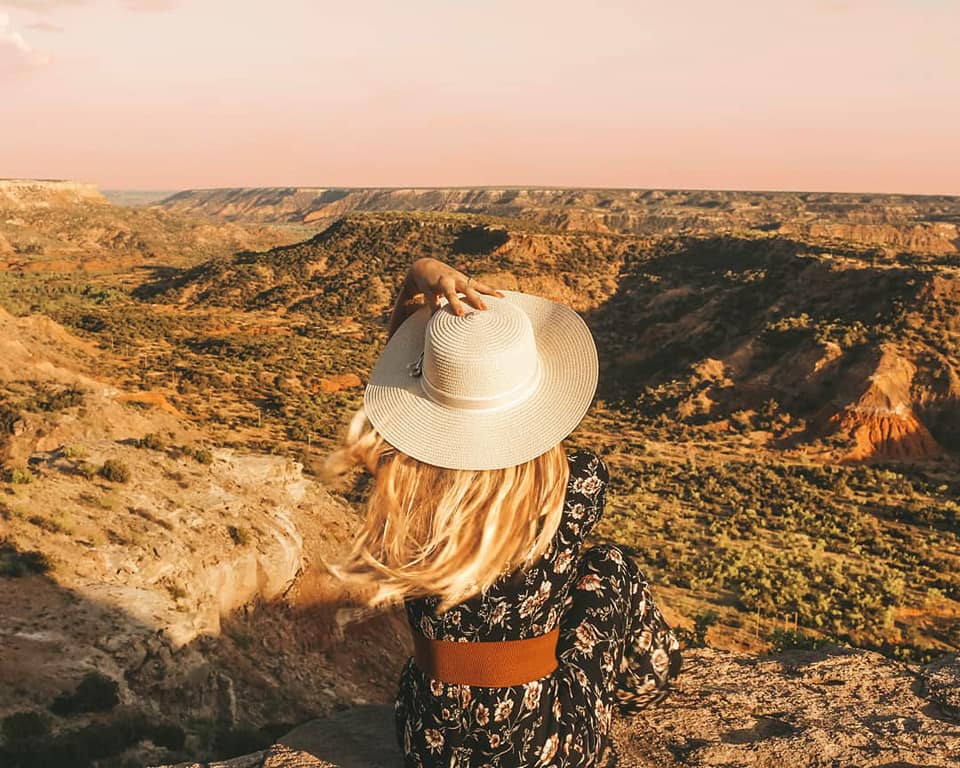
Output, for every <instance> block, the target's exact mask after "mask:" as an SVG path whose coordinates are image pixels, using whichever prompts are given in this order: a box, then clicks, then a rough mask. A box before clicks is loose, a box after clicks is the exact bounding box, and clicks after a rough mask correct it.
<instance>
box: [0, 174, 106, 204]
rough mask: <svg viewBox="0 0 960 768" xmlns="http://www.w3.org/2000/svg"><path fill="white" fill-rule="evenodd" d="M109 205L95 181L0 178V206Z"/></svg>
mask: <svg viewBox="0 0 960 768" xmlns="http://www.w3.org/2000/svg"><path fill="white" fill-rule="evenodd" d="M78 203H93V204H95V205H109V203H108V202H107V199H106V198H105V197H104V196H103V195H102V194H101V193H100V189H99V188H98V187H97V185H96V184H84V183H83V182H79V181H67V180H63V179H0V208H7V209H9V208H14V209H15V208H33V207H37V208H50V207H53V206H56V205H76V204H78Z"/></svg>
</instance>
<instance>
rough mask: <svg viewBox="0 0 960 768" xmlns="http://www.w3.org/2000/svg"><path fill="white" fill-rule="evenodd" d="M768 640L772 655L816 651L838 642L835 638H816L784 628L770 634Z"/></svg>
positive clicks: (767, 636)
mask: <svg viewBox="0 0 960 768" xmlns="http://www.w3.org/2000/svg"><path fill="white" fill-rule="evenodd" d="M766 639H767V642H769V643H770V651H771V652H772V653H781V652H783V651H792V650H801V651H815V650H817V649H818V648H823V647H825V646H827V645H835V644H837V642H838V641H837V640H836V639H835V638H824V637H814V636H813V635H808V634H807V633H806V632H802V631H799V630H794V629H782V628H781V629H775V630H773V631H772V632H770V633H768V634H767V635H766Z"/></svg>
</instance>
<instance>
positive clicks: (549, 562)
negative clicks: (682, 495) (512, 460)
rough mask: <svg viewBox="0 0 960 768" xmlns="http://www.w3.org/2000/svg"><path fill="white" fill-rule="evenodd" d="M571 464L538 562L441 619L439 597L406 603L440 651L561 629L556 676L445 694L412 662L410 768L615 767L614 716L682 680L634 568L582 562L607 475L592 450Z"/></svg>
mask: <svg viewBox="0 0 960 768" xmlns="http://www.w3.org/2000/svg"><path fill="white" fill-rule="evenodd" d="M568 461H569V463H570V480H569V483H568V486H567V493H566V500H565V502H564V511H563V518H562V521H561V523H560V526H559V528H558V530H557V533H556V536H555V537H554V540H553V542H552V543H551V545H550V547H549V549H548V550H547V551H546V552H545V553H544V555H543V556H542V557H541V558H540V559H539V560H538V561H537V562H536V563H534V564H533V565H532V566H531V567H528V568H527V569H525V570H523V571H517V572H515V573H513V574H508V575H505V576H504V577H502V578H501V579H500V580H498V581H497V582H496V583H494V584H493V585H492V586H490V587H488V588H487V589H485V590H484V591H483V592H481V593H480V594H478V595H476V596H475V597H473V598H470V599H469V600H467V601H465V602H462V603H460V604H459V605H456V606H454V607H453V608H451V609H450V610H448V611H446V612H444V613H442V614H437V613H436V611H435V607H436V604H437V601H436V600H435V599H434V598H429V597H428V598H417V599H410V600H407V601H406V611H407V618H408V619H409V621H410V624H411V626H412V627H413V629H414V630H415V631H419V632H421V633H422V634H423V635H425V636H426V637H429V638H434V639H439V640H455V641H475V640H480V641H492V640H520V639H524V638H529V637H534V636H536V635H541V634H544V633H546V632H549V631H551V630H552V629H554V628H555V627H556V626H557V624H559V625H560V639H559V646H558V649H557V656H558V659H559V666H558V667H557V669H556V670H555V671H554V672H552V673H551V674H550V675H547V676H546V677H543V678H540V679H539V680H534V681H532V682H529V683H526V684H523V685H515V686H510V687H499V688H494V687H481V686H473V685H459V684H453V683H443V682H441V681H439V680H435V679H432V678H430V677H428V676H426V675H424V674H423V673H422V672H421V671H420V669H419V668H418V667H417V666H416V664H415V663H414V660H413V659H412V658H411V659H409V660H408V661H407V663H406V665H404V667H403V670H402V672H401V675H400V690H399V692H398V694H397V699H396V705H395V714H396V729H397V738H398V740H399V743H400V747H401V749H402V750H403V753H404V759H405V765H406V766H408V767H412V766H444V767H446V766H463V767H464V768H466V767H467V766H470V768H475V767H477V766H500V767H501V768H506V767H507V766H555V767H556V768H565V767H566V766H583V767H586V766H604V765H606V766H609V765H615V764H616V756H615V754H614V753H613V750H612V748H611V745H610V742H609V738H608V733H609V728H610V719H611V716H612V714H613V709H614V707H619V709H620V710H621V711H625V712H630V711H636V710H638V709H641V708H643V707H645V706H648V705H649V704H651V703H653V702H656V701H659V700H660V699H661V698H662V697H663V696H664V695H666V692H667V690H668V689H669V685H670V681H671V679H672V678H674V677H675V676H676V675H677V673H678V672H679V670H680V666H681V657H680V650H679V643H678V641H677V638H676V636H675V635H674V633H673V632H672V631H671V629H670V627H669V626H668V625H667V623H666V621H664V619H663V616H662V615H661V613H660V611H659V610H658V609H657V606H656V604H655V603H654V600H653V597H652V595H651V593H650V590H649V587H648V584H647V580H646V577H645V576H644V574H643V572H642V571H641V570H640V569H639V567H638V566H637V565H636V563H635V562H634V561H633V560H632V559H631V558H630V557H628V556H627V555H625V554H624V553H623V552H622V551H621V550H620V549H619V548H618V547H615V546H611V545H600V546H594V547H591V548H589V549H586V550H584V551H583V552H581V545H582V542H583V538H584V537H585V536H586V535H587V534H588V533H589V532H590V529H591V528H593V526H594V525H595V524H596V522H597V520H598V519H599V518H600V516H601V514H602V513H603V506H604V501H605V493H606V485H607V480H608V475H607V468H606V466H605V465H604V463H603V461H602V460H601V459H600V457H599V456H597V455H596V454H594V453H593V452H591V451H577V452H575V453H572V454H569V455H568Z"/></svg>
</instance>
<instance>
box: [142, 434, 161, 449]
mask: <svg viewBox="0 0 960 768" xmlns="http://www.w3.org/2000/svg"><path fill="white" fill-rule="evenodd" d="M137 446H138V447H140V448H149V449H150V450H151V451H162V450H163V449H164V448H166V447H167V446H166V444H165V443H164V442H163V438H162V437H160V435H158V434H157V433H156V432H151V433H149V434H147V435H144V436H143V437H141V438H140V439H139V440H138V441H137Z"/></svg>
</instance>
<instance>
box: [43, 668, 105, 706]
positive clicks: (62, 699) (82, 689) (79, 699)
mask: <svg viewBox="0 0 960 768" xmlns="http://www.w3.org/2000/svg"><path fill="white" fill-rule="evenodd" d="M119 690H120V686H119V685H118V684H117V682H116V681H115V680H111V679H110V678H109V677H107V676H106V675H103V674H101V673H99V672H88V673H87V674H86V675H85V676H84V678H83V680H81V681H80V684H79V685H78V686H77V688H76V690H75V691H74V692H73V693H63V694H61V695H60V696H58V697H57V698H56V699H55V700H54V702H53V703H52V704H51V705H50V711H51V712H53V713H54V714H56V715H74V714H76V713H78V712H109V711H110V710H111V709H113V708H114V707H115V706H117V704H118V703H119V702H120V696H119Z"/></svg>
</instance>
